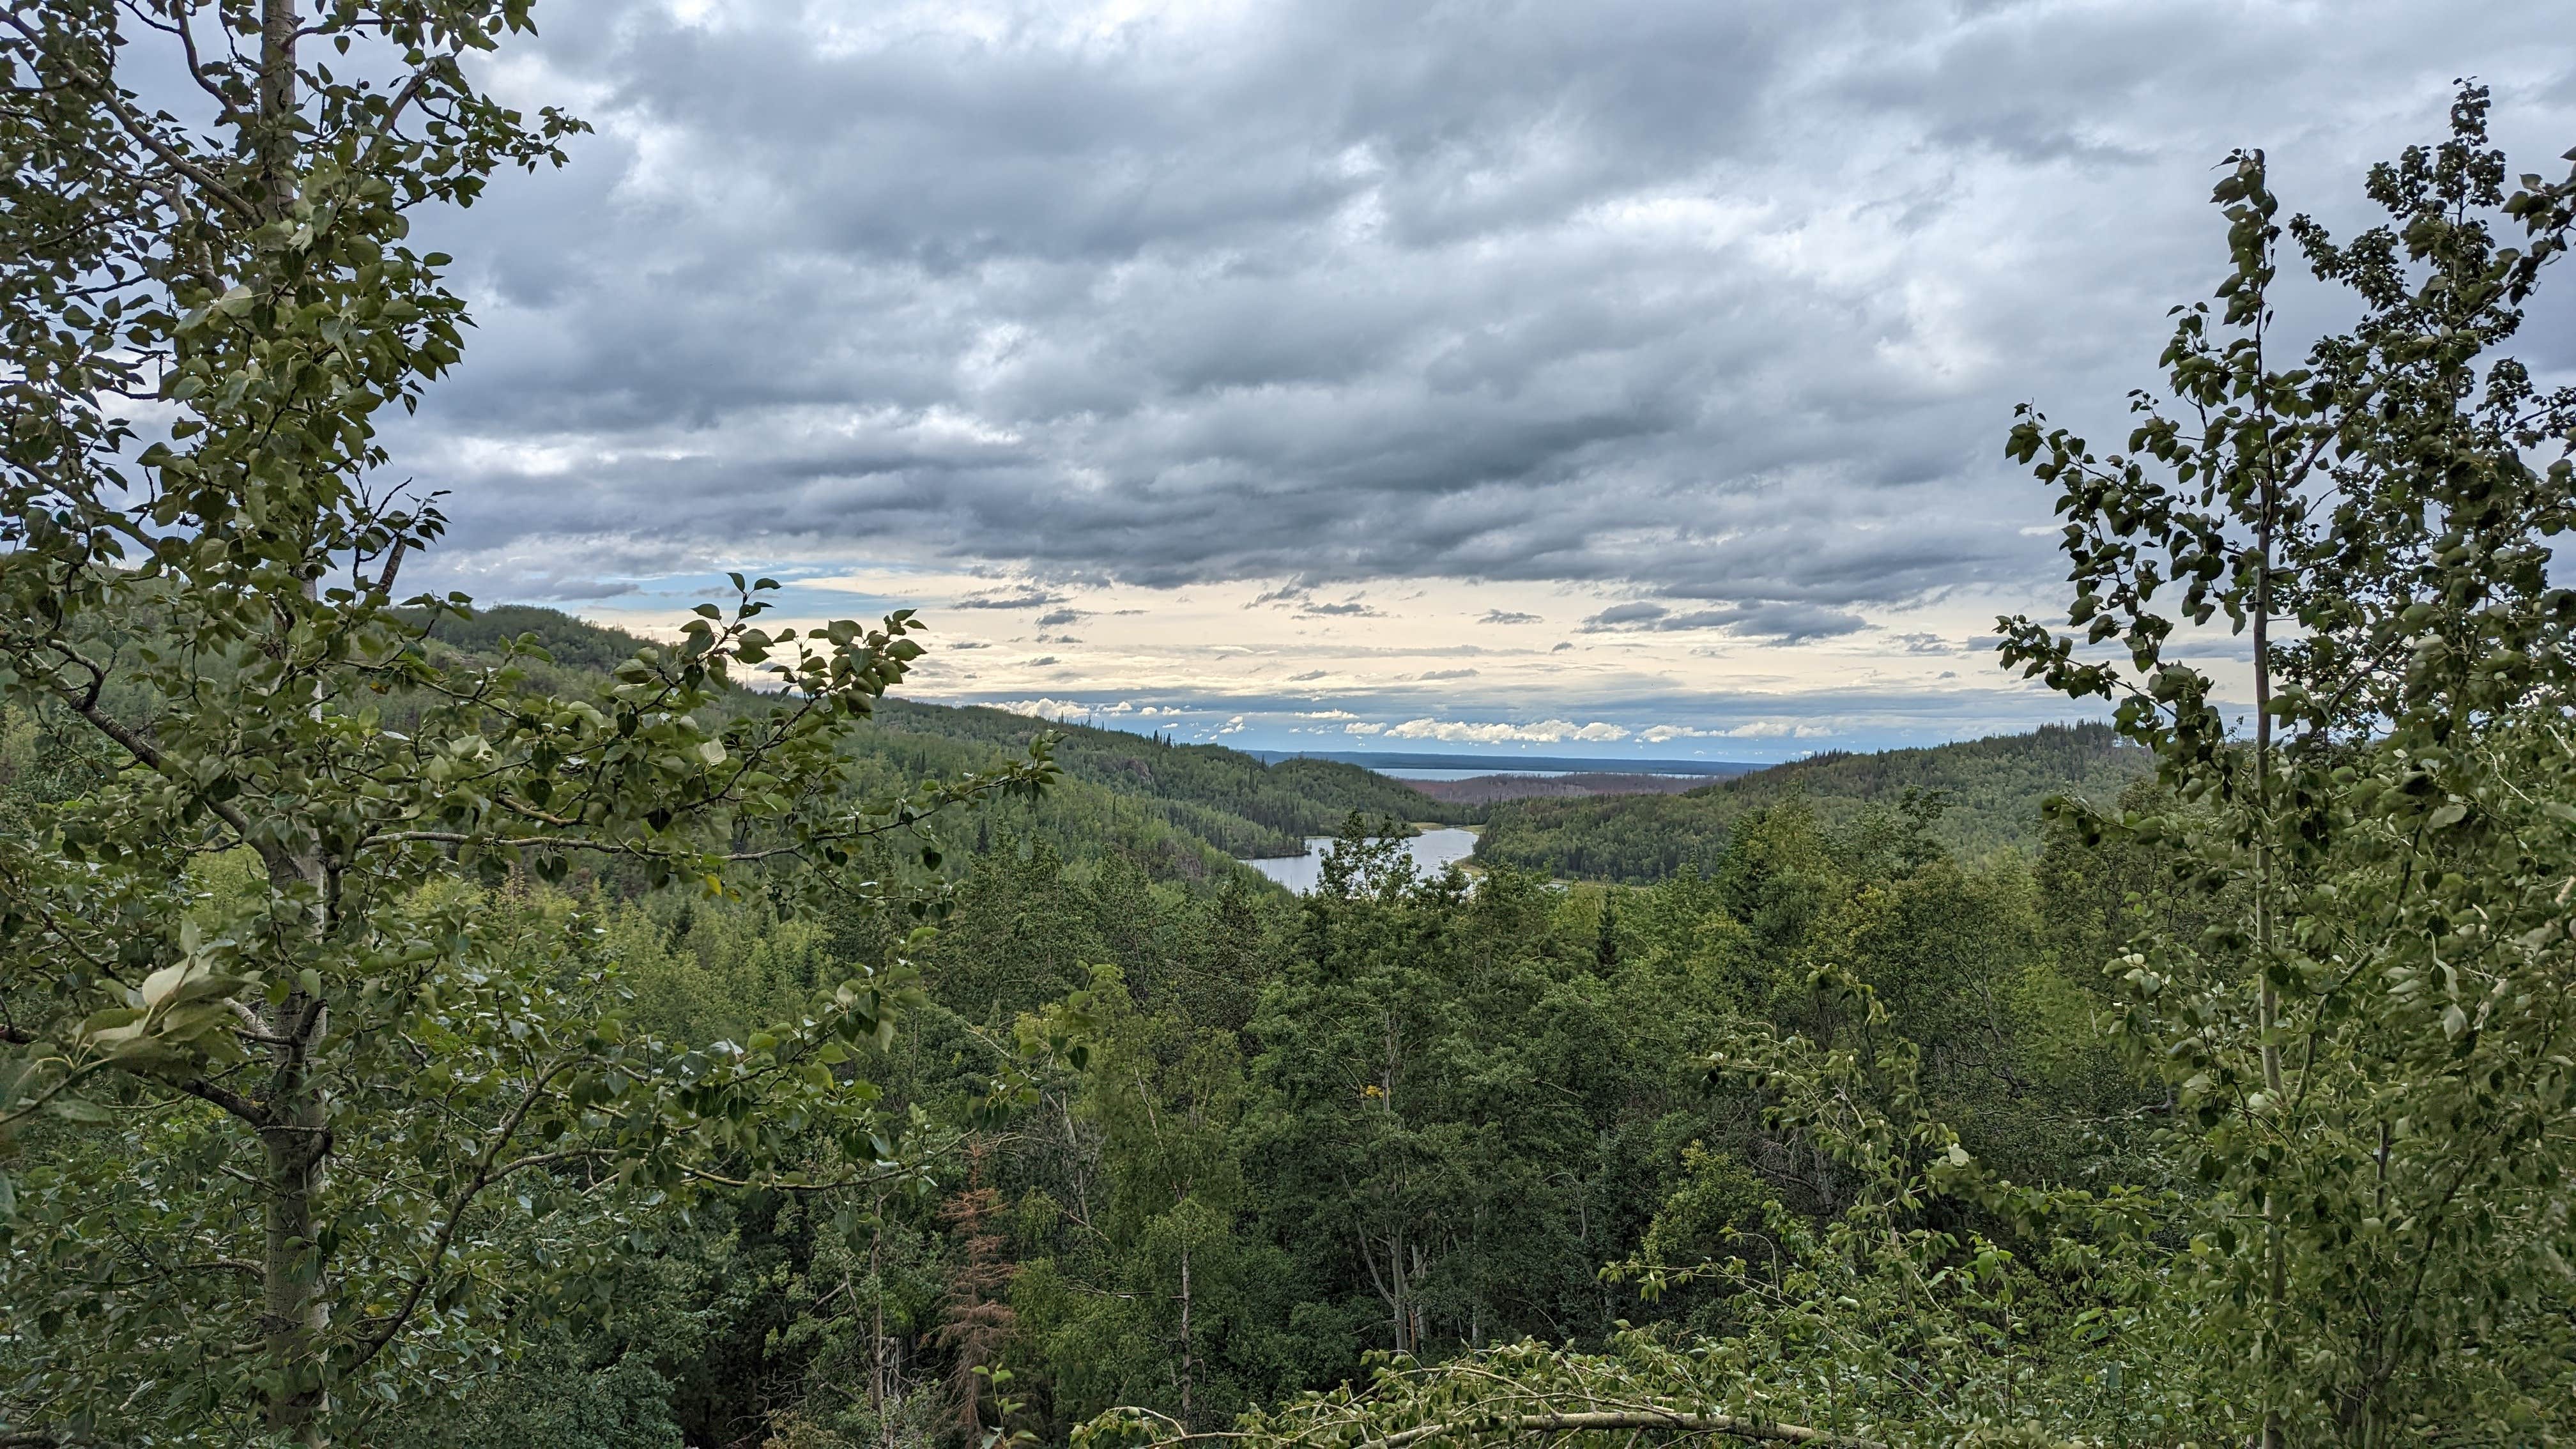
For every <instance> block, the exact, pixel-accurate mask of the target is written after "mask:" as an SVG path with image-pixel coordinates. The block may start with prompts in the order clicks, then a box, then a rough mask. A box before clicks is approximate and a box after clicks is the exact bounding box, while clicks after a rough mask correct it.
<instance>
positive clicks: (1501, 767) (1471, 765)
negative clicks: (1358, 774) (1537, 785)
mask: <svg viewBox="0 0 2576 1449" xmlns="http://www.w3.org/2000/svg"><path fill="white" fill-rule="evenodd" d="M1244 753H1245V754H1247V755H1250V756H1252V757H1253V758H1255V759H1257V760H1260V761H1261V762H1262V763H1263V764H1268V765H1275V764H1278V763H1279V762H1280V761H1281V760H1330V761H1332V762H1333V763H1335V764H1337V765H1357V766H1359V767H1361V768H1362V769H1367V770H1484V771H1487V772H1490V773H1492V774H1496V775H1512V774H1524V775H1525V774H1527V773H1529V772H1530V771H1532V770H1557V771H1562V772H1564V773H1566V774H1570V775H1710V776H1716V777H1719V778H1729V777H1732V776H1736V775H1750V774H1752V773H1753V772H1754V771H1756V770H1762V769H1768V768H1770V767H1769V766H1767V765H1752V764H1746V763H1744V762H1743V761H1741V760H1646V759H1608V760H1605V759H1597V758H1591V757H1586V756H1581V755H1443V754H1419V755H1417V754H1403V753H1398V752H1393V751H1377V750H1246V751H1244Z"/></svg>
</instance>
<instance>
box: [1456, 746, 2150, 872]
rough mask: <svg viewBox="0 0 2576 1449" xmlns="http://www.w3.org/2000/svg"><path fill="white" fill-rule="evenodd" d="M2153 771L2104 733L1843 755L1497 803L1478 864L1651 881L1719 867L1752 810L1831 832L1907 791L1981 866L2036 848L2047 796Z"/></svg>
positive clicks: (2097, 789) (2095, 788)
mask: <svg viewBox="0 0 2576 1449" xmlns="http://www.w3.org/2000/svg"><path fill="white" fill-rule="evenodd" d="M2146 770H2147V760H2146V757H2145V753H2144V752H2143V751H2140V750H2136V749H2133V748H2129V747H2126V746H2120V745H2117V744H2116V743H2115V742H2114V738H2113V736H2112V733H2111V730H2110V727H2109V726H2107V725H2101V724H2079V725H2044V726H2042V727H2041V728H2040V729H2038V730H2036V731H2034V732H2033V733H2030V734H2026V735H1994V736H1991V737H1989V738H1986V739H1981V740H1967V741H1962V742H1960V743H1957V744H1948V745H1935V746H1931V747H1929V748H1926V749H1914V750H1888V751H1885V752H1882V753H1879V754H1869V755H1859V754H1851V753H1847V752H1842V751H1836V752H1834V753H1831V754H1822V755H1815V756H1812V757H1810V758H1808V759H1804V760H1796V761H1792V762H1791V763H1789V764H1785V765H1775V766H1773V767H1772V768H1770V769H1767V770H1759V771H1756V772H1754V773H1753V774H1750V775H1742V776H1738V777H1736V778H1734V779H1731V780H1725V781H1722V782H1720V783H1718V784H1714V785H1708V786H1703V787H1701V788H1699V789H1696V790H1692V791H1689V792H1687V793H1684V794H1680V795H1613V796H1604V797H1597V798H1593V799H1578V800H1514V801H1509V802H1505V803H1501V804H1496V805H1494V806H1491V807H1489V814H1488V823H1487V826H1486V829H1485V833H1484V837H1483V839H1482V840H1481V841H1479V842H1478V844H1477V847H1476V858H1477V859H1478V860H1480V861H1483V862H1485V863H1487V864H1490V865H1513V866H1519V867H1522V868H1524V869H1531V870H1544V871H1548V872H1551V873H1552V874H1555V875H1559V876H1566V877H1573V878H1580V879H1589V880H1617V881H1628V882H1638V883H1642V882H1647V881H1655V880H1660V879H1662V878H1663V877H1665V876H1667V875H1670V874H1672V873H1673V872H1674V871H1676V870H1678V869H1680V868H1681V867H1682V866H1684V865H1686V864H1693V865H1700V866H1705V865H1707V864H1708V863H1709V862H1711V861H1713V860H1714V859H1715V858H1716V857H1717V855H1718V853H1719V851H1721V850H1722V849H1723V848H1724V845H1725V841H1726V831H1727V826H1728V823H1729V822H1731V821H1733V820H1734V819H1735V818H1736V817H1737V816H1739V815H1741V814H1743V813H1744V812H1745V811H1747V810H1751V809H1755V808H1758V807H1760V806H1764V805H1770V804H1775V803H1777V802H1779V801H1783V800H1787V799H1790V798H1793V797H1796V798H1802V799H1804V800H1805V801H1806V802H1807V803H1808V804H1809V805H1810V806H1811V807H1812V808H1813V809H1814V810H1815V812H1816V813H1817V815H1818V816H1819V817H1820V818H1821V819H1822V820H1823V821H1824V822H1825V823H1826V824H1829V825H1830V824H1835V823H1839V822H1841V821H1844V820H1848V819H1849V818H1851V817H1852V816H1853V815H1856V814H1858V813H1859V812H1860V810H1861V809H1862V807H1864V806H1867V805H1871V804H1894V803H1896V802H1897V801H1900V800H1902V799H1903V798H1904V797H1905V792H1906V791H1908V790H1915V791H1922V792H1930V791H1936V790H1937V791H1943V792H1946V793H1945V795H1944V800H1945V802H1946V804H1947V807H1948V808H1947V809H1946V811H1945V812H1944V813H1943V814H1942V816H1941V819H1940V822H1939V825H1938V826H1937V827H1936V832H1935V833H1936V834H1937V835H1938V836H1939V838H1940V840H1941V842H1942V843H1943V844H1944V845H1947V846H1948V847H1950V848H1951V849H1952V850H1954V851H1957V852H1959V853H1961V854H1963V855H1967V856H1983V855H1989V854H1992V853H1994V852H1996V851H1998V850H2008V849H2009V850H2028V849H2031V848H2032V847H2034V846H2035V845H2036V843H2037V841H2038V837H2039V806H2040V802H2041V801H2043V800H2045V799H2047V798H2048V797H2049V796H2051V795H2056V794H2069V793H2071V794H2078V795H2086V796H2091V797H2094V798H2097V799H2106V798H2108V797H2110V796H2112V795H2116V794H2118V793H2119V791H2120V789H2121V788H2122V787H2123V786H2125V785H2127V784H2128V783H2129V782H2130V781H2132V780H2134V779H2136V778H2138V777H2139V776H2140V775H2142V774H2144V773H2146Z"/></svg>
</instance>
